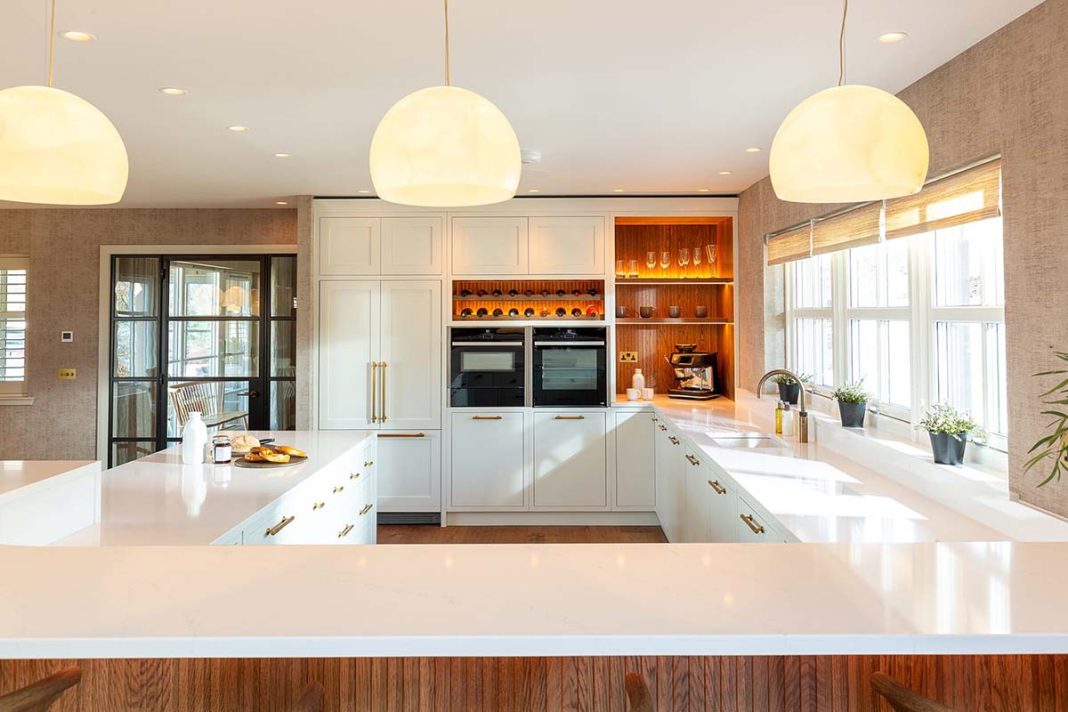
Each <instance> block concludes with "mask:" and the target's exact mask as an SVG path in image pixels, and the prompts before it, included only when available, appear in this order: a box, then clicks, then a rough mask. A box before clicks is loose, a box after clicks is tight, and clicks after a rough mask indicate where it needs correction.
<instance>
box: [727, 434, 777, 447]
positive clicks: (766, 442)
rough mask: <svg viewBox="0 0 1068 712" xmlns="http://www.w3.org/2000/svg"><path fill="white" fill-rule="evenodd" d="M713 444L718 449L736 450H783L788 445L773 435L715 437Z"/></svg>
mask: <svg viewBox="0 0 1068 712" xmlns="http://www.w3.org/2000/svg"><path fill="white" fill-rule="evenodd" d="M712 442H713V443H715V444H716V447H722V448H731V449H735V450H781V449H782V448H785V447H788V445H787V444H786V443H785V442H783V441H782V440H781V439H779V438H777V437H774V436H771V435H757V434H755V433H754V434H746V435H736V436H719V437H713V438H712Z"/></svg>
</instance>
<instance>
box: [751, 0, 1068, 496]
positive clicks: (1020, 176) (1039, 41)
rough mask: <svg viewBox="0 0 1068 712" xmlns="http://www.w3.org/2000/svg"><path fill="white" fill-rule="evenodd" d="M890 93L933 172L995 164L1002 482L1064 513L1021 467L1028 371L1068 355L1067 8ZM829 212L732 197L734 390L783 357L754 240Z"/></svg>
mask: <svg viewBox="0 0 1068 712" xmlns="http://www.w3.org/2000/svg"><path fill="white" fill-rule="evenodd" d="M899 96H900V97H901V99H903V100H904V101H905V102H906V103H907V104H908V105H909V106H911V107H912V108H913V110H915V111H916V113H917V115H918V116H919V117H920V120H921V121H922V122H923V125H924V127H925V128H926V129H927V137H928V139H929V141H930V144H931V173H932V174H938V173H940V172H944V171H946V170H950V169H952V168H955V167H957V166H960V165H964V164H966V163H968V162H970V161H973V160H976V159H979V158H983V157H985V156H989V155H992V154H995V153H1000V154H1001V155H1002V180H1003V186H1002V197H1003V203H1004V211H1005V217H1004V225H1005V302H1006V303H1005V319H1006V331H1007V339H1008V362H1009V369H1010V370H1009V417H1010V421H1009V422H1010V429H1011V432H1010V442H1009V469H1010V475H1009V476H1010V483H1011V488H1012V490H1013V491H1014V492H1015V493H1017V494H1018V495H1019V496H1020V498H1021V499H1023V500H1025V501H1027V502H1031V503H1033V504H1036V505H1038V506H1040V507H1044V508H1046V509H1049V510H1050V511H1054V512H1057V513H1059V514H1062V515H1068V481H1064V482H1062V483H1060V484H1053V485H1048V486H1046V487H1044V488H1042V489H1036V488H1035V486H1034V485H1035V482H1036V479H1035V477H1034V476H1033V475H1032V476H1030V477H1025V476H1024V474H1023V469H1022V463H1023V462H1024V460H1025V457H1024V453H1025V452H1026V451H1027V448H1028V447H1030V443H1032V442H1034V441H1035V439H1036V438H1037V437H1039V432H1040V431H1041V429H1042V427H1043V426H1044V425H1045V423H1046V420H1047V419H1046V416H1042V415H1039V411H1040V410H1041V409H1040V408H1039V407H1038V395H1039V393H1041V391H1042V389H1041V384H1040V382H1039V381H1038V380H1036V379H1034V378H1032V376H1031V374H1033V373H1035V372H1038V371H1042V370H1045V369H1048V368H1051V367H1052V364H1053V363H1054V362H1053V357H1052V354H1051V352H1052V351H1054V350H1060V351H1068V0H1047V2H1045V3H1043V4H1042V5H1039V6H1038V7H1037V8H1035V9H1034V10H1032V11H1031V12H1029V13H1027V14H1026V15H1024V16H1023V17H1021V18H1019V19H1018V20H1016V21H1015V22H1013V23H1011V24H1009V25H1007V26H1006V27H1004V28H1002V29H1001V30H999V31H998V32H996V33H995V34H993V35H991V36H990V37H988V38H986V39H985V40H983V41H982V42H980V43H979V44H977V45H976V46H974V47H972V48H970V49H969V50H967V51H966V52H964V53H963V54H961V55H959V56H957V57H956V58H954V59H953V60H951V61H949V62H947V63H946V64H945V65H943V66H942V67H940V68H938V69H936V70H935V71H933V72H931V73H930V74H928V75H927V76H925V77H923V78H922V79H920V80H919V81H917V82H916V83H915V84H913V85H912V86H910V87H908V88H907V89H905V90H904V91H902V92H901V93H900V94H899ZM797 98H798V100H800V99H801V98H802V97H800V96H799V97H797ZM828 209H829V207H828V206H814V207H813V206H803V205H796V204H790V203H783V202H780V201H779V200H778V199H776V198H775V195H774V192H773V191H772V188H771V182H770V180H769V179H766V178H765V179H764V180H763V181H761V182H759V183H756V184H755V185H753V186H752V187H750V188H749V189H748V190H746V191H745V192H743V193H742V195H741V204H740V207H739V213H740V220H739V231H740V233H739V243H740V246H739V251H740V259H739V260H738V263H739V265H740V274H739V276H738V281H739V286H738V290H739V295H740V303H739V310H740V312H741V313H740V314H739V335H740V341H741V348H740V351H741V353H740V354H739V359H738V363H739V365H740V368H741V378H742V382H743V383H748V384H755V382H756V379H757V378H759V376H760V372H761V370H762V369H763V368H764V366H765V365H769V366H770V365H775V364H781V363H782V357H783V343H782V319H781V309H782V284H781V274H779V273H781V269H778V270H774V269H773V270H768V274H767V275H766V276H765V273H764V270H763V267H762V264H763V263H762V255H763V252H762V250H763V245H762V236H763V235H764V234H765V233H767V232H771V231H774V230H777V229H780V228H782V227H786V226H788V225H790V224H792V223H796V222H799V221H801V220H804V219H807V218H809V217H812V216H815V215H818V214H821V213H823V212H826V211H827V210H828ZM766 277H767V279H766ZM765 281H766V282H767V283H765ZM765 294H767V295H768V296H767V298H766V299H760V296H761V295H765ZM750 387H752V386H750Z"/></svg>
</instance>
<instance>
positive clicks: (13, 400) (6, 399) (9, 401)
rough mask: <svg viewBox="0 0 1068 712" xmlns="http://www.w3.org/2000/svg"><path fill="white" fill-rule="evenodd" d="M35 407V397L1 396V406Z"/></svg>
mask: <svg viewBox="0 0 1068 712" xmlns="http://www.w3.org/2000/svg"><path fill="white" fill-rule="evenodd" d="M5 405H33V396H0V406H5Z"/></svg>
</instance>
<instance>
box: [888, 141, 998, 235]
mask: <svg viewBox="0 0 1068 712" xmlns="http://www.w3.org/2000/svg"><path fill="white" fill-rule="evenodd" d="M999 215H1001V161H1000V160H997V161H990V162H989V163H984V164H983V165H981V166H976V167H975V168H970V169H968V170H966V171H962V172H960V173H957V174H955V175H951V176H949V177H947V178H943V179H941V180H938V181H935V182H933V183H929V184H928V185H926V186H924V188H923V190H921V191H920V192H919V193H916V194H915V195H908V196H905V197H904V198H895V199H894V200H888V201H887V202H886V238H887V239H888V240H890V239H893V238H898V237H908V236H909V235H917V234H919V233H921V232H930V231H932V230H940V229H944V228H947V227H953V226H955V225H963V224H964V223H969V222H975V221H977V220H986V219H987V218H995V217H998V216H999Z"/></svg>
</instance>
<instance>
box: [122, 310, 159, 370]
mask: <svg viewBox="0 0 1068 712" xmlns="http://www.w3.org/2000/svg"><path fill="white" fill-rule="evenodd" d="M156 330H157V325H156V322H155V321H119V322H116V323H115V337H114V338H115V342H114V344H115V376H116V377H117V378H140V377H142V376H149V377H154V376H156V375H158V373H157V366H156V351H157V348H158V347H157V344H156V338H157V334H156Z"/></svg>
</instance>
